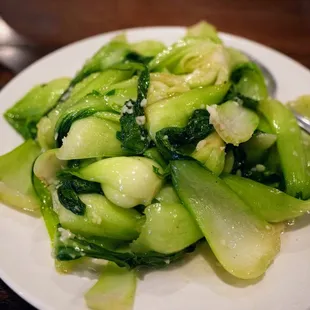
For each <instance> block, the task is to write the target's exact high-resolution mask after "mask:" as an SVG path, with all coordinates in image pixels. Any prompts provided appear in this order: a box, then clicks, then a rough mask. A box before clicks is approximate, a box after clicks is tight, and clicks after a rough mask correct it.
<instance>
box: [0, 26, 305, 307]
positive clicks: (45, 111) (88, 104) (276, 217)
mask: <svg viewBox="0 0 310 310" xmlns="http://www.w3.org/2000/svg"><path fill="white" fill-rule="evenodd" d="M307 98H308V99H307ZM309 98H310V97H302V99H301V100H297V101H295V102H294V103H292V104H291V106H292V107H295V108H296V107H298V106H300V104H299V102H301V104H302V108H303V111H304V110H305V106H307V103H306V102H307V100H309ZM308 106H309V103H308ZM308 111H310V110H309V109H308ZM299 112H300V109H299ZM4 117H5V119H6V120H7V121H8V122H9V123H10V124H11V125H12V127H13V128H14V129H15V130H16V131H17V132H18V133H20V134H21V135H22V136H23V138H24V139H25V142H24V143H23V144H22V145H20V146H19V147H17V148H16V149H14V150H13V151H11V152H10V153H8V154H5V155H3V156H1V157H0V201H2V202H3V203H5V204H7V205H10V206H13V207H16V208H18V209H21V210H25V211H27V212H34V213H36V212H40V213H41V215H42V217H43V219H44V221H45V224H46V227H47V230H48V233H49V236H50V239H51V245H52V248H53V255H54V256H55V261H56V268H57V270H58V271H60V272H70V270H72V269H73V268H74V266H75V265H76V264H78V265H79V266H80V267H81V266H83V265H85V266H87V262H88V261H89V260H91V259H94V258H96V259H103V260H106V261H109V263H108V264H107V265H106V266H105V267H104V270H103V273H102V276H101V277H100V279H99V282H98V283H97V284H96V285H95V286H94V287H93V288H91V290H90V291H89V292H87V294H86V295H85V299H86V302H87V304H88V306H89V307H90V308H92V309H131V308H132V306H133V301H134V293H135V285H136V273H135V271H136V269H137V268H140V267H147V268H161V267H165V266H167V265H169V264H172V263H174V262H175V261H177V260H180V259H182V258H184V257H185V256H186V255H187V254H188V253H191V252H193V251H194V250H195V247H196V245H197V244H198V243H200V242H207V243H208V244H209V245H210V248H211V249H212V251H213V253H214V255H215V256H216V258H217V259H218V261H219V263H220V264H221V265H222V266H223V268H224V269H226V270H227V272H229V273H231V274H232V275H234V276H236V277H238V278H242V279H252V278H257V277H259V276H261V275H262V274H264V273H265V271H266V270H267V268H268V267H269V266H270V264H271V263H272V262H273V260H274V259H275V257H276V255H277V254H278V252H279V250H280V234H281V232H282V230H281V229H279V224H277V223H281V222H285V221H287V220H290V219H293V218H295V217H298V216H301V215H303V214H304V213H306V212H307V211H310V201H307V199H308V198H309V197H310V173H309V166H310V137H309V136H308V135H307V134H306V133H304V132H302V131H301V129H300V128H299V127H298V125H297V123H296V120H295V118H294V115H293V113H292V112H291V110H290V109H289V108H287V107H286V106H284V105H282V104H281V103H280V102H278V101H276V100H274V99H272V98H270V97H269V95H268V91H267V88H266V85H265V80H264V77H263V75H262V72H261V70H260V69H259V67H258V66H257V65H256V64H255V63H252V62H250V61H249V60H248V58H247V57H246V56H245V55H243V54H242V53H241V52H239V51H237V50H234V49H232V48H229V47H226V46H224V45H223V43H222V41H221V39H220V38H219V37H218V34H217V32H216V30H215V29H214V27H213V26H211V25H209V24H207V23H205V22H202V23H199V24H197V25H194V26H193V27H190V28H189V29H188V30H187V33H186V35H185V36H184V37H183V38H181V39H180V40H179V41H177V42H176V43H174V44H173V45H171V46H169V47H166V46H164V45H163V44H162V43H160V42H157V41H142V42H138V43H129V42H127V40H126V37H125V35H121V36H118V37H116V38H114V39H113V40H112V41H111V42H109V43H108V44H106V45H104V46H103V47H102V48H101V49H100V50H99V51H98V52H97V53H96V54H95V55H94V56H93V57H92V58H91V59H90V60H88V61H87V62H86V63H85V65H84V66H83V68H82V69H81V70H80V71H79V72H78V73H77V74H76V76H75V77H74V78H73V79H69V78H60V79H57V80H53V81H50V82H49V83H47V84H42V85H38V86H35V87H34V88H33V89H31V90H30V91H29V92H28V93H27V94H26V95H25V96H24V97H23V98H22V99H21V100H19V101H18V102H17V103H16V104H15V105H14V106H13V107H12V108H10V109H9V110H7V111H6V113H5V115H4ZM206 263H207V262H206Z"/></svg>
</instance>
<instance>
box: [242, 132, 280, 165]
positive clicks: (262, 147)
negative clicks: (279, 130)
mask: <svg viewBox="0 0 310 310" xmlns="http://www.w3.org/2000/svg"><path fill="white" fill-rule="evenodd" d="M276 140H277V136H276V135H274V134H270V133H264V132H256V133H254V134H253V136H252V138H251V139H250V140H248V141H247V142H245V143H244V144H242V148H243V150H244V152H245V154H246V159H247V162H249V163H252V164H255V163H256V164H257V163H261V162H262V161H263V160H264V157H265V155H266V153H267V151H268V150H269V149H270V148H271V147H272V146H273V145H274V144H275V142H276Z"/></svg>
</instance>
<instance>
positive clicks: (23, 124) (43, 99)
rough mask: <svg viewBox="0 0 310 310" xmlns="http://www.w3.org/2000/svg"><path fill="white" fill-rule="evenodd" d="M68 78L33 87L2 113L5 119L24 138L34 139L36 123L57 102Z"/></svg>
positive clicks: (67, 82)
mask: <svg viewBox="0 0 310 310" xmlns="http://www.w3.org/2000/svg"><path fill="white" fill-rule="evenodd" d="M69 82H70V79H68V78H61V79H56V80H53V81H50V82H49V83H47V84H42V85H37V86H35V87H33V88H32V89H31V90H30V91H29V92H28V93H27V94H26V95H25V96H24V97H23V98H22V99H20V100H19V101H17V102H16V103H15V105H14V106H13V107H11V108H10V109H8V110H7V111H6V112H5V113H4V117H5V119H6V120H7V121H8V122H9V123H10V125H11V126H13V127H14V129H15V130H16V131H17V132H18V133H20V134H21V135H22V136H23V138H24V139H31V138H32V139H34V138H35V137H36V135H37V127H36V125H37V123H38V122H39V121H40V119H41V118H42V117H43V116H44V115H45V114H47V113H48V112H49V111H50V110H51V109H53V108H54V106H55V105H56V104H57V100H58V99H59V97H60V96H61V95H62V94H63V93H64V91H65V89H66V88H67V87H68V85H69Z"/></svg>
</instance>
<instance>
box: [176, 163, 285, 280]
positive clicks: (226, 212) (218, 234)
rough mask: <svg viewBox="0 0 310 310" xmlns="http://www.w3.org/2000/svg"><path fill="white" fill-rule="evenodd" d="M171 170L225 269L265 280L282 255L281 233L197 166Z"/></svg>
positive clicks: (180, 191)
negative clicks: (278, 255) (264, 277)
mask: <svg viewBox="0 0 310 310" xmlns="http://www.w3.org/2000/svg"><path fill="white" fill-rule="evenodd" d="M171 169H172V180H173V184H174V187H175V189H176V191H177V193H178V195H179V197H180V199H181V201H182V202H183V204H184V205H185V206H186V208H187V209H188V210H189V212H190V213H191V215H192V216H193V217H194V219H195V221H196V222H197V224H198V225H199V227H200V229H201V230H202V232H203V234H204V236H205V237H206V239H207V241H208V243H209V245H210V247H211V249H212V251H213V252H214V254H215V256H216V257H217V259H218V260H219V262H220V263H221V264H222V266H223V267H224V268H225V269H226V270H227V271H228V272H230V273H231V274H233V275H234V276H236V277H238V278H242V279H252V278H257V277H259V276H261V275H262V274H263V273H264V272H265V271H266V269H267V268H268V266H269V265H270V264H271V262H272V261H273V259H274V258H275V256H276V254H277V253H278V252H279V249H280V232H279V231H276V229H275V228H274V227H273V226H272V225H270V224H268V223H267V222H266V221H265V220H263V219H261V218H260V217H259V216H257V215H255V213H254V212H253V211H252V210H251V209H250V207H249V206H248V205H247V204H246V203H245V202H243V200H242V199H241V198H240V197H239V196H238V195H237V194H235V193H234V192H233V191H232V190H231V189H230V188H229V187H228V186H227V185H226V184H225V183H224V181H222V180H221V179H219V178H218V177H216V176H214V175H213V174H212V173H210V172H209V171H207V170H206V169H204V168H203V167H202V166H200V165H199V164H198V163H197V162H195V161H189V160H176V161H172V162H171Z"/></svg>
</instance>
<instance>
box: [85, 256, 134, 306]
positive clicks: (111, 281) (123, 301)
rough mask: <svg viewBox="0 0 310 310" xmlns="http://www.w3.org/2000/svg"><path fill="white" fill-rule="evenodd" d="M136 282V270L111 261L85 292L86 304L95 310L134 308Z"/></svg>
mask: <svg viewBox="0 0 310 310" xmlns="http://www.w3.org/2000/svg"><path fill="white" fill-rule="evenodd" d="M136 282H137V277H136V274H135V271H133V270H128V269H126V268H121V267H119V266H117V265H116V264H114V263H111V262H109V263H108V264H107V265H106V266H104V267H103V271H102V274H101V275H100V277H99V279H98V281H97V282H96V283H95V285H94V286H92V287H91V288H90V289H89V290H88V291H87V293H86V294H85V296H84V297H85V301H86V304H87V306H88V307H89V308H90V309H93V310H132V309H133V303H134V298H135V291H136Z"/></svg>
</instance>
